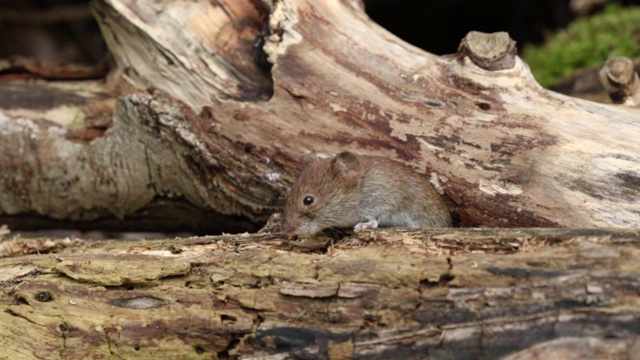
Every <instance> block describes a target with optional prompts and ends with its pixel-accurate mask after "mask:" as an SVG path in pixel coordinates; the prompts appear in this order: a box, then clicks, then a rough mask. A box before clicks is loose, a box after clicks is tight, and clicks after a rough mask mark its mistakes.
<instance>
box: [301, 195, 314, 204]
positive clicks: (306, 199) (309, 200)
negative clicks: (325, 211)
mask: <svg viewBox="0 0 640 360" xmlns="http://www.w3.org/2000/svg"><path fill="white" fill-rule="evenodd" d="M313 200H314V199H313V196H310V195H307V196H305V197H304V199H302V203H303V204H305V205H307V206H309V205H311V204H313Z"/></svg>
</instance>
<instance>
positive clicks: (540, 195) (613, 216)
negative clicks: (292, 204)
mask: <svg viewBox="0 0 640 360" xmlns="http://www.w3.org/2000/svg"><path fill="white" fill-rule="evenodd" d="M93 5H94V12H95V15H96V18H97V19H98V21H99V23H100V26H101V28H102V31H103V34H104V37H105V39H106V41H107V44H108V45H109V48H110V50H111V53H112V54H113V58H114V60H115V67H114V69H113V70H112V72H111V73H110V75H109V77H108V80H109V81H107V82H106V83H105V82H100V81H82V82H64V83H59V82H47V83H44V84H43V83H35V84H34V83H16V82H14V83H7V82H5V83H3V86H2V87H3V90H2V91H3V92H4V94H5V95H7V96H2V98H3V99H4V100H3V104H2V111H1V112H0V130H1V132H0V134H2V135H1V136H2V140H3V141H1V142H0V154H1V155H0V169H1V171H0V199H1V201H0V213H1V214H2V215H3V217H2V219H1V220H2V221H3V222H5V223H7V222H9V223H10V224H14V226H18V225H19V224H20V221H23V220H24V219H25V218H26V219H28V220H30V221H31V222H30V223H31V224H33V223H34V222H36V221H37V219H39V218H41V217H46V218H48V219H54V220H55V219H57V220H61V221H77V222H83V221H84V222H86V221H98V222H100V221H102V222H103V223H104V224H114V223H116V224H117V223H123V222H126V221H127V220H131V219H141V220H140V223H141V224H145V222H144V221H145V220H144V219H148V218H149V217H151V218H152V219H156V220H157V221H155V222H152V226H156V227H155V229H156V230H158V228H162V226H163V224H166V226H167V227H168V228H179V227H181V226H186V227H188V226H191V225H194V224H195V225H197V226H202V225H203V224H211V226H210V227H204V229H206V230H205V231H209V232H213V231H215V229H217V230H218V231H220V229H222V230H225V231H242V230H250V229H255V227H254V225H252V223H253V224H255V223H256V222H261V221H264V220H265V219H266V218H267V216H268V215H269V214H271V213H273V212H274V211H277V210H279V209H280V206H281V204H282V200H283V198H284V196H285V194H286V190H287V188H288V186H289V185H290V184H291V182H292V181H293V179H294V177H295V175H296V173H297V170H298V169H299V167H300V164H301V160H302V159H303V158H304V156H305V154H306V153H308V152H309V151H310V150H316V151H318V152H320V153H323V152H324V153H332V152H338V151H341V150H345V149H348V150H351V151H354V152H356V153H363V154H369V155H380V156H385V157H389V158H393V159H397V160H399V161H402V162H404V163H406V164H408V165H410V166H411V167H413V168H414V169H415V170H416V171H417V172H419V173H421V174H424V176H427V177H429V178H430V179H431V181H432V183H434V185H435V186H436V188H437V189H438V190H439V191H441V192H442V193H443V194H444V195H445V197H446V198H447V200H448V201H449V203H450V206H451V210H452V211H453V213H454V217H455V218H456V219H457V223H458V224H459V225H461V226H476V225H480V224H482V225H486V226H500V227H529V226H560V227H606V226H616V227H634V226H637V224H638V223H640V196H638V195H639V194H640V155H639V153H640V151H639V150H640V149H639V146H638V141H637V139H638V134H640V129H639V127H640V121H638V119H640V111H639V110H637V109H629V108H623V107H620V106H613V105H602V104H596V103H592V102H588V101H583V100H578V99H574V98H569V97H566V96H562V95H559V94H556V93H553V92H549V91H547V90H544V89H542V88H540V86H539V85H538V84H537V83H536V82H535V80H534V79H533V77H532V76H531V74H530V72H529V70H528V68H527V66H526V64H524V63H523V62H522V61H521V60H520V59H519V58H518V57H517V56H515V54H514V53H510V50H509V48H508V46H509V44H508V43H506V44H504V43H502V46H504V48H503V49H502V50H500V51H498V53H496V54H491V53H490V52H491V51H489V53H486V54H484V55H482V54H480V56H479V57H477V56H475V55H473V54H474V52H475V51H477V50H480V51H481V52H482V51H483V50H482V48H483V45H482V44H481V43H478V44H477V46H475V45H474V46H471V47H469V46H461V50H460V51H459V52H458V54H456V55H455V56H444V57H437V56H433V55H431V54H428V53H425V52H423V51H420V50H418V49H416V48H413V47H412V46H410V45H408V44H406V43H404V42H402V41H401V40H399V39H397V38H395V37H394V36H392V35H391V34H389V33H388V32H387V31H386V30H384V29H382V28H380V27H379V26H378V25H376V24H375V23H373V22H372V21H371V20H370V19H369V18H368V17H367V16H366V15H365V13H364V11H363V7H362V4H361V3H360V2H358V1H347V0H323V1H310V0H309V1H305V0H295V1H293V0H291V1H288V0H287V1H285V0H283V1H276V2H270V1H263V2H256V1H218V2H207V1H196V2H154V1H137V2H131V1H124V0H98V1H96V2H94V3H93ZM491 39H493V38H491V37H489V38H486V40H484V41H485V42H486V43H485V44H484V45H485V48H489V49H488V50H491V49H490V47H488V46H486V45H487V44H494V43H492V42H491V41H494V40H491ZM480 41H483V40H480ZM498 43H500V42H498ZM467 45H468V44H467ZM494 45H495V44H494ZM483 56H486V57H487V58H486V59H485V60H482V61H478V59H479V58H482V57H483ZM491 56H496V57H504V58H505V59H507V60H508V61H506V62H505V64H507V65H506V66H505V65H504V64H502V65H500V66H498V67H491V66H489V67H488V66H486V65H487V64H490V63H491V62H492V61H493V60H492V59H491ZM270 66H271V67H270ZM269 69H270V70H269ZM16 99H17V100H16ZM34 110H37V113H36V112H34ZM159 209H160V210H159ZM162 209H164V211H163V210H162ZM149 214H151V215H149ZM198 214H199V215H198ZM202 214H204V215H202ZM114 218H115V219H117V221H115V222H114V221H112V220H109V219H114ZM197 226H195V227H197ZM225 226H226V227H225Z"/></svg>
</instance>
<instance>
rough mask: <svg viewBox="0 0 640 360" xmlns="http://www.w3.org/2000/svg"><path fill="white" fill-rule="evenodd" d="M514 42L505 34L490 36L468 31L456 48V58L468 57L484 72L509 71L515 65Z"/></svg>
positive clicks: (515, 52) (515, 50) (515, 51)
mask: <svg viewBox="0 0 640 360" xmlns="http://www.w3.org/2000/svg"><path fill="white" fill-rule="evenodd" d="M517 53H518V50H517V48H516V42H515V41H513V40H512V39H511V38H510V37H509V34H508V33H506V32H496V33H492V34H487V33H482V32H479V31H470V32H469V33H468V34H467V36H465V37H464V39H462V41H461V42H460V46H459V47H458V58H459V59H462V58H464V57H465V56H466V57H468V58H469V59H470V60H471V61H472V62H473V63H474V64H476V66H478V67H480V68H482V69H485V70H491V71H493V70H506V69H511V68H513V66H514V65H515V63H516V55H517Z"/></svg>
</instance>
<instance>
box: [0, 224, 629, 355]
mask: <svg viewBox="0 0 640 360" xmlns="http://www.w3.org/2000/svg"><path fill="white" fill-rule="evenodd" d="M15 241H18V242H19V241H21V240H19V239H18V240H15ZM639 243H640V232H639V231H638V230H619V229H592V230H589V229H524V230H516V229H459V230H451V229H447V230H445V229H431V230H420V231H417V230H402V229H388V230H376V231H364V232H361V233H358V234H357V235H350V236H348V237H347V239H346V240H345V241H344V242H341V243H338V244H331V243H330V242H329V243H328V242H327V241H326V239H325V238H321V237H319V238H315V239H308V240H306V241H288V240H283V239H282V237H281V236H280V235H279V234H254V235H250V234H246V235H225V236H218V237H199V238H187V239H175V240H155V241H134V242H119V241H100V242H90V241H87V242H84V243H76V245H75V246H69V247H67V248H65V249H63V250H59V252H57V253H55V254H54V253H50V254H38V255H26V256H16V257H6V258H3V259H0V274H2V275H0V286H1V287H2V293H3V294H5V295H4V296H2V297H0V310H1V311H0V318H1V320H2V323H3V326H2V327H0V344H1V345H2V346H1V347H0V349H2V355H3V356H4V357H7V358H11V359H32V358H42V359H57V358H65V359H80V358H108V357H119V358H137V359H149V358H157V357H158V356H160V357H163V358H181V359H182V358H218V359H224V358H243V359H284V358H304V359H327V358H331V359H338V358H340V359H345V358H348V359H351V358H355V359H358V358H367V359H389V358H398V359H399V358H402V359H423V358H425V357H429V358H433V359H450V358H458V359H467V358H469V359H471V358H474V359H477V358H498V357H501V356H509V358H511V359H526V358H532V357H533V358H535V355H536V354H550V353H553V352H555V353H556V354H567V357H566V358H570V359H571V358H574V359H578V358H582V359H584V358H618V359H620V358H629V359H633V358H634V356H635V355H634V354H637V348H638V344H639V343H640V342H639V341H638V339H639V338H638V334H639V333H640V320H639V319H640V316H639V315H640V309H639V308H638V301H637V298H638V293H639V291H640V283H639V282H638V279H639V278H640V277H639V274H640V269H639V268H638V264H639V263H640V262H638V259H639V258H640V257H639V255H640V253H639V250H638V244H639ZM569 355H571V356H569ZM563 358H564V357H563Z"/></svg>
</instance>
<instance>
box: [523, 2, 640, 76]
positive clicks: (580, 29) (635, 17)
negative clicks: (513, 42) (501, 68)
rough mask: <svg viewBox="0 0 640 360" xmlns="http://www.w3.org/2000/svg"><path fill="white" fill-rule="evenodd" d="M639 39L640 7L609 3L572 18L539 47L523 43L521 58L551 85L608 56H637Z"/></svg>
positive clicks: (536, 74) (598, 62)
mask: <svg viewBox="0 0 640 360" xmlns="http://www.w3.org/2000/svg"><path fill="white" fill-rule="evenodd" d="M639 40H640V7H626V8H625V7H620V6H618V5H609V6H608V7H607V8H606V9H605V10H604V11H603V12H602V13H600V14H598V15H595V16H593V17H591V18H587V19H578V20H576V21H574V22H573V23H571V25H569V27H568V28H567V29H565V30H562V31H560V32H558V33H556V34H555V35H554V36H553V38H551V39H550V40H548V41H547V42H546V43H545V44H543V45H542V46H539V47H535V46H525V48H524V50H523V52H522V58H523V59H524V61H525V62H526V63H527V64H529V66H530V67H531V71H532V72H533V75H534V76H535V77H536V80H538V82H539V83H540V84H541V85H542V86H544V87H551V86H553V85H555V84H556V83H557V82H558V81H559V80H560V79H561V78H562V77H563V76H566V75H569V74H571V73H573V72H574V71H576V70H578V69H582V68H586V67H592V66H596V65H601V64H603V63H604V62H605V61H607V59H609V58H611V57H614V56H626V57H638V56H640V41H639Z"/></svg>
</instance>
